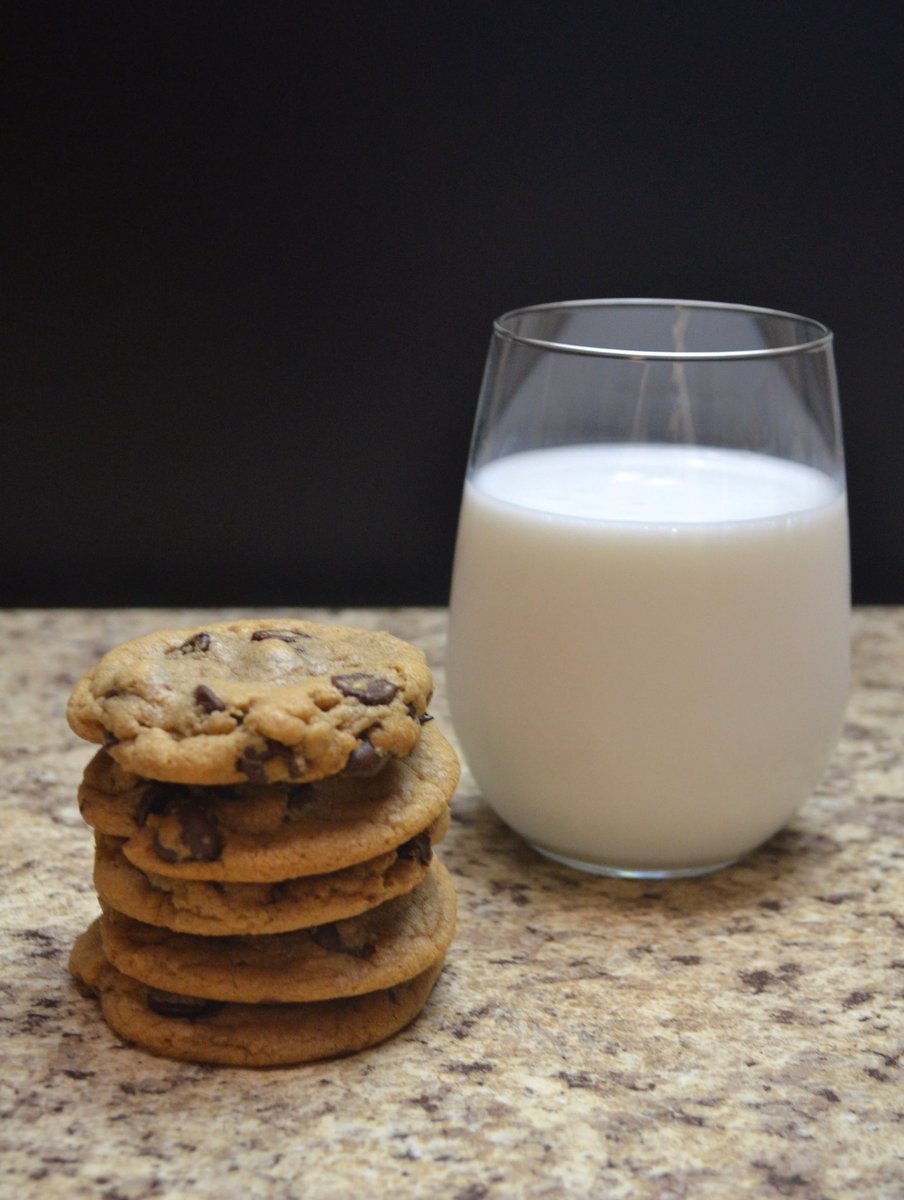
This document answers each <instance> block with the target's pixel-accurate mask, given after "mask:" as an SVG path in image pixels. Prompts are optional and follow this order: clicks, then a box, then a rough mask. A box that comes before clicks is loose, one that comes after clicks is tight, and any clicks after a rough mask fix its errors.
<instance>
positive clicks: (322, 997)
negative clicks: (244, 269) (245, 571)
mask: <svg viewBox="0 0 904 1200" xmlns="http://www.w3.org/2000/svg"><path fill="white" fill-rule="evenodd" d="M432 686H433V684H432V678H431V675H430V672H429V670H428V668H427V664H426V661H425V659H424V656H423V654H422V653H421V651H419V650H417V649H416V648H415V647H413V646H410V645H408V643H406V642H402V641H400V640H399V639H397V638H395V637H392V636H391V635H390V634H387V633H372V632H368V631H365V630H360V629H351V628H347V627H344V626H336V625H321V624H316V623H314V622H310V621H301V620H286V619H281V620H258V621H233V622H228V623H218V624H211V625H206V626H204V627H203V628H197V629H182V630H163V631H161V632H159V633H155V634H151V635H149V636H147V637H143V638H139V639H137V640H136V641H133V642H128V643H126V644H125V645H123V646H120V647H118V648H117V649H115V650H112V651H110V653H109V654H107V655H105V656H104V657H103V658H102V659H101V660H100V662H99V663H98V664H97V665H96V666H95V667H94V668H93V669H92V670H91V671H89V672H88V674H87V675H86V676H85V677H84V678H83V679H82V680H81V681H80V682H79V683H78V685H77V686H76V688H75V690H74V692H73V694H72V697H71V699H70V702H69V713H68V715H69V723H70V725H71V726H72V728H73V729H74V730H75V732H76V733H78V734H79V735H80V736H82V737H84V738H86V739H87V740H88V741H92V742H98V743H101V744H102V745H103V749H101V750H99V751H98V753H97V754H96V755H95V757H94V758H93V759H92V760H91V762H90V763H89V764H88V767H87V769H86V770H85V774H84V778H83V781H82V785H81V787H80V790H79V806H80V809H81V812H82V816H83V817H84V819H85V820H86V821H87V823H88V824H89V825H91V826H93V828H94V830H95V835H96V855H95V872H94V882H95V887H96V888H97V892H98V896H99V898H100V902H101V907H102V910H103V912H102V915H101V916H100V917H99V918H98V919H97V920H96V921H95V922H94V923H93V925H92V926H91V927H90V928H89V929H88V930H87V931H86V932H85V933H83V934H82V935H81V936H80V937H79V938H78V939H77V941H76V943H75V946H74V947H73V950H72V955H71V959H70V968H71V970H72V972H73V974H74V975H75V977H76V979H77V980H78V981H79V982H80V983H81V984H82V985H83V986H84V988H85V989H86V990H87V991H88V992H89V993H91V994H94V995H96V996H98V997H99V999H100V1002H101V1007H102V1011H103V1014H104V1017H105V1018H106V1020H107V1022H108V1024H109V1025H110V1026H111V1028H112V1029H114V1030H115V1031H116V1032H117V1033H118V1034H119V1035H120V1036H121V1037H123V1038H125V1039H127V1040H128V1041H131V1042H135V1043H137V1044H138V1045H140V1046H142V1047H144V1048H145V1049H147V1050H150V1051H153V1052H154V1053H157V1054H162V1055H166V1056H168V1057H171V1058H176V1059H185V1060H189V1061H193V1062H208V1063H228V1064H234V1065H248V1066H269V1065H277V1064H288V1063H297V1062H304V1061H307V1060H310V1059H316V1058H323V1057H327V1056H331V1055H337V1054H347V1053H350V1052H352V1051H355V1050H359V1049H362V1048H363V1047H365V1046H370V1045H373V1044H375V1043H376V1042H379V1041H382V1040H383V1039H384V1038H386V1037H389V1036H390V1035H391V1034H393V1033H395V1032H396V1031H397V1030H399V1029H401V1028H402V1027H403V1026H405V1025H407V1024H408V1022H409V1021H411V1020H412V1019H413V1018H414V1017H415V1016H416V1015H417V1013H418V1012H419V1011H420V1010H421V1008H422V1007H423V1005H424V1003H425V1001H426V1000H427V997H428V996H429V994H430V991H431V989H432V987H433V985H434V983H435V981H436V979H437V977H438V975H439V972H440V969H441V967H442V963H443V958H444V955H445V952H446V949H447V947H448V945H449V943H450V941H451V940H452V936H453V933H454V928H455V911H456V901H455V892H454V890H453V888H452V885H451V882H450V879H449V875H448V873H447V871H446V870H445V868H444V867H443V866H442V864H441V863H440V862H439V860H438V859H437V858H436V857H435V856H434V854H433V846H434V845H435V844H436V842H438V841H439V840H440V838H442V836H443V835H444V833H445V832H446V829H447V828H448V824H449V799H450V797H451V795H452V793H453V791H454V789H455V785H456V783H457V781H458V772H459V766H458V761H457V759H456V756H455V753H454V751H453V750H452V748H451V746H450V745H449V743H448V742H447V741H446V740H445V738H444V737H443V736H442V734H441V733H439V732H438V731H437V730H436V728H435V726H434V725H432V724H428V723H427V722H428V721H429V716H428V715H427V705H428V704H429V701H430V698H431V695H432Z"/></svg>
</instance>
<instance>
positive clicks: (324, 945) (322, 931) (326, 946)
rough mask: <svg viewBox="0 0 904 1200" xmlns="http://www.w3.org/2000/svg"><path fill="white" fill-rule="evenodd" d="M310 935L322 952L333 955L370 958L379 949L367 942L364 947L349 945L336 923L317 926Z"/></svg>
mask: <svg viewBox="0 0 904 1200" xmlns="http://www.w3.org/2000/svg"><path fill="white" fill-rule="evenodd" d="M309 933H310V935H311V937H312V938H313V940H314V941H315V942H316V943H317V945H318V946H319V947H320V949H321V950H328V951H329V952H330V953H331V954H349V955H351V957H352V958H370V957H371V955H372V954H373V953H374V952H375V951H376V949H377V948H376V946H375V945H374V944H373V943H372V942H366V943H365V944H364V945H363V946H349V945H347V944H346V943H345V942H344V941H343V940H342V935H341V934H340V932H339V929H338V927H337V926H336V924H335V922H330V924H329V925H317V926H315V927H314V928H313V929H311V930H309Z"/></svg>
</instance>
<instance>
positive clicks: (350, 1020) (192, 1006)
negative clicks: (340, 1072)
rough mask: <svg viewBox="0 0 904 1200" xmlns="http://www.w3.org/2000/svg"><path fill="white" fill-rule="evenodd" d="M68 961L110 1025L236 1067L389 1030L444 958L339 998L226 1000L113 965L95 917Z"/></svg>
mask: <svg viewBox="0 0 904 1200" xmlns="http://www.w3.org/2000/svg"><path fill="white" fill-rule="evenodd" d="M69 967H70V970H71V971H72V973H73V975H74V976H75V977H76V980H77V981H78V982H79V983H80V985H81V986H82V987H83V989H84V990H85V991H86V992H87V993H88V994H90V995H94V996H96V997H97V998H98V999H99V1001H100V1004H101V1009H102V1011H103V1015H104V1019H105V1020H106V1022H107V1024H108V1025H109V1026H110V1028H111V1029H112V1030H113V1031H114V1032H115V1033H117V1034H118V1035H119V1036H120V1037H121V1038H124V1039H125V1040H126V1041H129V1042H133V1043H135V1044H136V1045H138V1046H141V1047H142V1048H144V1049H145V1050H148V1051H150V1053H152V1054H159V1055H163V1056H164V1057H166V1058H172V1059H177V1060H182V1061H186V1062H200V1063H213V1064H220V1065H228V1066H241V1067H273V1066H288V1065H290V1064H293V1063H302V1062H310V1061H313V1060H315V1059H320V1058H331V1057H335V1056H337V1055H345V1054H351V1053H354V1052H356V1051H358V1050H363V1049H365V1048H366V1047H368V1046H373V1045H376V1044H377V1043H378V1042H381V1041H383V1040H384V1039H386V1038H388V1037H391V1036H392V1035H393V1034H395V1033H397V1032H398V1031H399V1030H401V1029H403V1028H404V1027H405V1026H406V1025H408V1024H409V1023H410V1022H411V1021H413V1020H414V1018H415V1017H416V1016H417V1015H418V1014H419V1013H420V1011H421V1009H422V1008H423V1007H424V1004H425V1003H426V1001H427V999H428V998H429V996H430V992H431V991H432V989H433V985H434V984H435V982H436V980H437V978H438V976H439V973H440V971H441V969H442V958H439V959H437V960H436V961H435V962H434V963H432V964H431V965H430V966H429V967H428V968H427V969H426V970H425V971H423V972H422V973H421V974H420V975H418V976H416V977H415V978H413V979H409V980H405V981H404V982H402V983H398V984H395V985H394V986H393V987H391V988H386V989H383V990H380V991H375V992H369V993H367V994H365V995H361V996H350V997H346V998H342V999H337V1000H321V1001H314V1002H308V1003H294V1004H230V1003H221V1002H219V1001H210V1000H203V999H198V998H196V997H192V996H185V995H183V994H181V993H180V994H172V993H168V992H160V991H158V990H156V989H154V988H149V987H148V986H147V985H146V984H143V983H140V982H139V981H138V980H136V979H131V978H129V976H127V975H123V974H122V973H121V972H119V971H117V970H116V968H115V967H113V966H112V965H111V964H110V962H109V961H108V960H107V958H106V956H105V954H104V951H103V945H102V942H101V936H100V923H99V921H95V922H94V924H93V925H91V926H90V928H89V929H87V930H86V931H85V933H83V934H82V935H81V936H80V937H79V938H78V939H77V940H76V942H75V945H74V946H73V949H72V954H71V956H70V960H69Z"/></svg>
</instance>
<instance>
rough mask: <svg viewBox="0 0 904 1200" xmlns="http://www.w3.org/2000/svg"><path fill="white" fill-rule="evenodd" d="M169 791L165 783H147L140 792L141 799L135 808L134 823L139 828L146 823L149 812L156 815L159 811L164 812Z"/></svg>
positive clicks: (169, 794)
mask: <svg viewBox="0 0 904 1200" xmlns="http://www.w3.org/2000/svg"><path fill="white" fill-rule="evenodd" d="M170 796H171V793H170V792H168V791H167V788H166V785H165V784H162V783H149V784H148V786H147V787H146V788H145V789H144V791H143V792H142V794H141V799H140V800H139V801H138V805H137V807H136V809H135V824H136V825H137V826H138V828H139V829H143V828H144V827H145V825H146V824H147V819H148V817H149V816H150V815H151V813H155V814H157V815H158V816H159V815H160V813H164V812H166V806H167V803H168V801H169V799H170Z"/></svg>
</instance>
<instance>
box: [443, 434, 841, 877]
mask: <svg viewBox="0 0 904 1200" xmlns="http://www.w3.org/2000/svg"><path fill="white" fill-rule="evenodd" d="M848 591H849V587H848V551H847V516H846V506H845V497H844V493H843V489H842V488H841V486H840V485H839V484H838V483H836V482H835V481H833V480H831V479H830V478H829V477H828V476H826V475H824V474H822V473H821V472H818V471H815V470H812V469H810V468H808V467H805V466H801V465H798V464H795V463H791V462H787V461H783V460H781V459H776V458H770V457H766V456H763V455H758V454H753V453H748V452H744V451H731V450H715V449H702V450H701V449H697V448H692V447H684V446H659V445H653V446H632V445H627V446H622V445H616V446H606V445H599V446H597V445H589V446H565V447H558V448H554V449H545V450H538V451H529V452H525V453H520V454H514V455H511V456H509V457H507V458H502V459H499V460H497V461H495V462H492V463H490V464H489V465H487V466H484V467H482V468H480V469H478V470H477V471H476V473H474V474H473V476H472V478H470V479H469V481H468V482H467V484H466V486H465V492H464V499H463V505H462V511H461V520H460V527H459V537H458V545H457V550H456V559H455V571H454V579H453V590H452V603H451V618H450V621H451V624H450V633H449V650H448V694H449V699H450V703H451V706H452V715H453V720H454V723H455V728H456V731H457V733H458V735H459V737H460V740H461V744H462V747H463V749H464V752H465V755H466V758H467V762H468V764H469V766H470V768H471V771H472V772H473V774H474V776H475V778H476V780H477V782H478V784H479V785H480V787H481V789H482V791H483V794H484V796H485V797H486V799H487V800H488V801H489V803H490V804H492V805H493V807H494V808H495V809H496V811H497V812H498V813H499V815H500V816H501V817H502V818H503V819H504V820H505V821H507V822H508V823H509V824H510V825H511V826H513V827H514V828H515V829H516V830H518V831H519V832H520V833H521V834H522V835H523V836H524V837H525V838H526V839H527V840H528V841H529V842H531V843H532V844H533V845H535V846H536V847H537V848H538V849H540V850H542V851H543V852H545V853H547V854H551V855H553V856H558V857H562V858H564V859H565V860H575V861H578V862H581V863H583V864H591V865H597V866H600V867H605V868H608V869H612V870H618V871H626V872H632V871H633V872H650V873H654V872H657V871H662V872H676V871H678V872H681V871H686V872H692V871H697V870H702V869H704V868H706V867H711V866H713V865H716V864H720V863H724V862H728V861H731V860H733V859H736V858H737V857H738V856H740V855H742V854H744V853H745V852H747V851H749V850H751V849H753V848H754V847H755V846H757V845H758V844H759V843H761V842H762V841H763V840H764V839H765V838H767V837H768V836H769V835H770V834H772V833H773V832H775V831H776V830H777V829H778V828H780V827H781V826H782V825H783V824H784V822H785V821H786V820H787V819H788V818H789V817H790V816H791V814H792V813H793V812H794V810H795V809H796V808H797V807H798V806H799V805H800V804H801V803H802V801H803V800H805V799H806V797H807V796H808V795H809V794H810V793H811V791H812V790H813V788H814V787H815V786H816V784H817V783H818V781H819V779H820V776H821V775H822V773H823V771H824V769H825V767H826V764H827V761H828V759H829V756H830V754H831V752H832V749H833V746H834V744H835V742H836V739H837V737H838V733H839V729H840V723H841V720H842V715H843V711H844V706H845V700H846V695H847V686H848V639H849V633H848V611H849V609H848V603H849V601H848Z"/></svg>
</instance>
